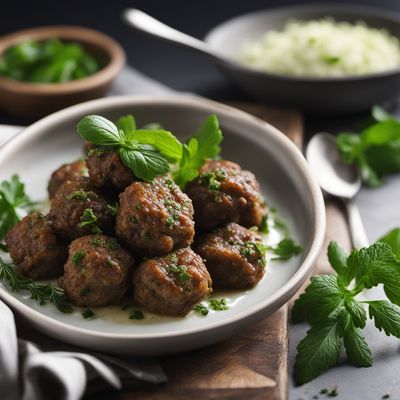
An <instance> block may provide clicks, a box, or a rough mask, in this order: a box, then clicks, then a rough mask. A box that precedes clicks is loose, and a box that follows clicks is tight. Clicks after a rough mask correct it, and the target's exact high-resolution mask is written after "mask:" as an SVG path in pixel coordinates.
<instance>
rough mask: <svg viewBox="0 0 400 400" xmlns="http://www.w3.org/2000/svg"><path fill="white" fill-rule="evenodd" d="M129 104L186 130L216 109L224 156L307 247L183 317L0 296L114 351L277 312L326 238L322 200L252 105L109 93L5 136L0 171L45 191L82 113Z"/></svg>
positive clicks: (151, 351) (185, 341) (114, 112)
mask: <svg viewBox="0 0 400 400" xmlns="http://www.w3.org/2000/svg"><path fill="white" fill-rule="evenodd" d="M128 113H131V114H133V115H135V117H136V118H137V121H138V123H139V125H141V124H144V123H147V122H151V121H155V122H159V123H161V124H162V125H163V126H164V127H165V128H167V129H169V130H172V131H173V132H175V133H176V134H177V135H179V136H180V137H181V138H185V137H186V136H188V135H189V134H190V133H192V132H193V131H194V130H195V129H196V128H197V127H198V126H199V124H200V122H201V121H202V120H203V119H204V118H205V117H206V116H207V115H209V114H211V113H215V114H217V116H218V118H219V120H220V123H221V126H222V130H223V132H224V136H225V139H224V142H223V146H222V148H223V156H224V158H226V159H230V160H233V161H236V162H238V163H239V164H241V165H242V166H243V167H245V168H247V169H249V170H251V171H253V172H254V173H255V174H256V176H257V178H258V180H259V181H260V183H261V186H262V190H263V193H264V194H265V197H266V199H267V201H268V202H269V204H271V205H274V206H276V207H278V209H279V210H280V212H281V214H282V215H283V216H284V217H285V218H286V219H287V220H288V222H289V226H290V229H291V231H292V233H293V236H294V237H295V239H296V240H297V241H298V242H299V243H300V244H301V245H302V246H303V247H304V251H303V253H302V254H301V255H300V256H298V257H296V258H294V259H292V260H291V261H290V262H285V263H273V262H271V263H269V265H268V266H267V273H266V276H265V278H263V280H262V281H261V282H260V283H259V284H258V285H257V287H256V288H254V289H252V290H248V291H244V292H239V293H234V294H232V295H231V296H230V299H231V300H232V305H233V304H235V305H234V306H232V307H231V308H230V309H229V310H227V311H220V312H214V313H211V314H210V315H208V316H206V317H202V316H199V315H197V314H195V313H192V314H190V315H189V316H187V317H185V318H153V317H151V316H149V317H146V318H145V320H144V321H143V322H137V321H135V322H133V321H130V320H129V319H128V318H127V316H125V318H124V319H123V320H122V319H121V316H120V313H118V312H116V311H115V310H116V309H111V311H110V309H108V310H106V311H104V310H103V311H99V312H98V318H97V319H94V320H90V321H89V320H84V319H83V318H82V317H81V315H80V312H79V311H77V312H75V313H73V314H62V313H61V312H59V311H58V310H57V309H56V308H55V307H54V306H52V305H46V306H40V305H38V304H37V303H35V302H34V301H32V300H31V299H29V296H26V295H25V294H21V293H13V292H11V291H10V290H8V289H7V288H6V287H5V286H4V285H2V284H0V297H1V298H2V299H3V300H5V301H6V302H7V303H8V304H9V305H11V307H12V308H13V309H14V310H15V311H16V312H18V313H20V314H21V315H22V316H24V317H25V318H26V319H27V320H29V321H30V322H31V323H32V325H33V326H35V327H36V328H37V329H39V330H40V331H42V332H43V333H46V334H48V335H50V336H53V337H55V338H58V339H61V340H64V341H66V342H69V343H72V344H76V345H79V346H83V347H87V348H91V349H96V350H102V351H107V352H110V353H118V354H136V355H160V354H166V353H176V352H181V351H186V350H191V349H195V348H199V347H202V346H205V345H209V344H211V343H215V342H217V341H220V340H223V339H226V338H227V337H229V336H231V335H233V334H235V333H236V332H238V331H240V330H242V329H244V328H246V327H247V326H249V325H250V324H252V323H254V322H255V321H257V320H259V319H261V318H265V317H267V316H268V315H270V314H272V313H273V312H274V311H275V310H277V309H278V308H279V307H281V306H282V305H283V304H284V303H286V302H287V301H288V300H289V299H290V298H291V297H292V296H293V295H294V294H295V293H296V291H297V290H298V289H299V287H300V286H301V284H302V283H303V282H304V281H305V279H306V278H307V276H308V275H309V274H310V272H311V270H312V267H313V265H314V263H315V261H316V259H317V256H318V254H319V252H320V250H321V247H322V243H323V238H324V232H325V208H324V202H323V198H322V195H321V191H320V189H319V186H318V184H317V182H316V181H315V179H314V178H313V176H312V175H311V173H310V171H309V169H308V166H307V163H306V161H305V159H304V158H303V155H302V154H301V152H300V151H299V150H298V149H297V147H296V146H295V145H294V144H293V143H292V142H291V141H290V140H289V139H288V138H287V137H286V136H284V135H283V134H282V133H281V132H279V131H278V130H277V129H276V128H274V127H273V126H271V125H269V124H267V123H265V122H263V121H261V120H259V119H257V118H255V117H253V116H251V115H249V114H247V113H244V112H242V111H239V110H236V109H234V108H231V107H228V106H225V105H222V104H219V103H215V102H212V101H208V100H202V99H197V98H191V97H183V96H179V97H131V96H126V97H110V98H105V99H100V100H94V101H90V102H86V103H82V104H78V105H76V106H73V107H70V108H67V109H65V110H62V111H59V112H57V113H55V114H52V115H50V116H48V117H46V118H43V119H42V120H40V121H38V122H36V123H35V124H33V125H31V126H30V127H28V128H26V129H24V131H23V132H21V133H20V134H19V135H17V137H15V138H13V139H12V140H10V141H9V142H8V143H6V144H5V145H4V146H3V147H2V148H1V150H0V180H3V179H9V178H10V176H11V175H12V174H14V173H18V174H19V175H20V176H21V179H22V180H23V181H24V182H26V186H27V192H28V193H29V194H31V195H32V197H33V198H35V199H43V198H45V197H46V185H47V180H48V178H49V176H50V173H51V172H52V171H53V170H54V169H55V168H57V167H58V166H59V165H60V164H62V163H64V162H68V161H72V160H74V159H76V158H77V157H78V156H79V155H81V154H82V153H81V152H82V141H81V139H80V138H79V136H78V135H77V134H76V132H75V126H76V124H77V122H78V121H79V120H80V118H82V117H83V116H85V115H88V114H100V115H104V116H105V117H107V118H111V119H116V118H117V117H118V116H121V115H125V114H128ZM113 310H114V311H115V312H116V314H113V313H114V311H113ZM96 313H97V312H96Z"/></svg>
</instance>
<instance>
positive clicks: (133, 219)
mask: <svg viewBox="0 0 400 400" xmlns="http://www.w3.org/2000/svg"><path fill="white" fill-rule="evenodd" d="M129 221H131V222H132V224H134V225H136V224H137V223H138V219H137V218H136V217H135V216H134V215H131V216H130V217H129Z"/></svg>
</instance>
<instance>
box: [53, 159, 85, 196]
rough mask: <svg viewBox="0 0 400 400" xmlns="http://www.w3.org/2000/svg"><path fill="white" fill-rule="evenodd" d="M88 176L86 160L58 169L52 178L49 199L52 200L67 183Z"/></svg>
mask: <svg viewBox="0 0 400 400" xmlns="http://www.w3.org/2000/svg"><path fill="white" fill-rule="evenodd" d="M86 174H87V168H86V162H85V160H77V161H74V162H72V163H69V164H64V165H62V166H61V167H60V168H58V169H56V170H55V171H54V172H53V173H52V174H51V177H50V181H49V184H48V186H47V190H48V192H49V198H50V199H52V198H53V197H54V196H55V195H56V193H57V191H58V189H60V187H61V185H62V184H63V183H64V182H66V181H74V180H76V179H78V178H79V177H81V176H84V175H86Z"/></svg>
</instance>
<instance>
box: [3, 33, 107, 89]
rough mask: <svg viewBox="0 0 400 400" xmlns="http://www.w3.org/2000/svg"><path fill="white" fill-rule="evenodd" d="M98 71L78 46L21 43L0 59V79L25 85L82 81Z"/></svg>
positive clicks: (49, 40)
mask: <svg viewBox="0 0 400 400" xmlns="http://www.w3.org/2000/svg"><path fill="white" fill-rule="evenodd" d="M99 69H100V65H99V63H98V62H97V61H96V60H95V59H94V58H93V57H92V56H91V55H89V54H88V53H86V52H85V50H84V49H83V48H82V47H81V45H80V44H78V43H71V42H69V43H62V42H61V41H60V40H58V39H56V38H50V39H48V40H47V41H36V40H24V41H22V42H20V43H18V44H17V45H15V46H11V47H9V48H7V49H6V50H5V51H4V53H3V54H2V56H1V57H0V75H3V76H6V77H8V78H12V79H17V80H21V81H28V82H40V83H59V82H66V81H70V80H74V79H81V78H84V77H86V76H89V75H92V74H94V73H95V72H97V71H98V70H99Z"/></svg>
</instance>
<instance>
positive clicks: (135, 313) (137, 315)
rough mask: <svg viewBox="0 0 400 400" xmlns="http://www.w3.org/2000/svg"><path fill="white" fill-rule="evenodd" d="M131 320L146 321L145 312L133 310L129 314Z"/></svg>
mask: <svg viewBox="0 0 400 400" xmlns="http://www.w3.org/2000/svg"><path fill="white" fill-rule="evenodd" d="M129 319H137V320H139V319H144V315H143V312H142V311H141V310H133V311H131V312H130V314H129Z"/></svg>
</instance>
